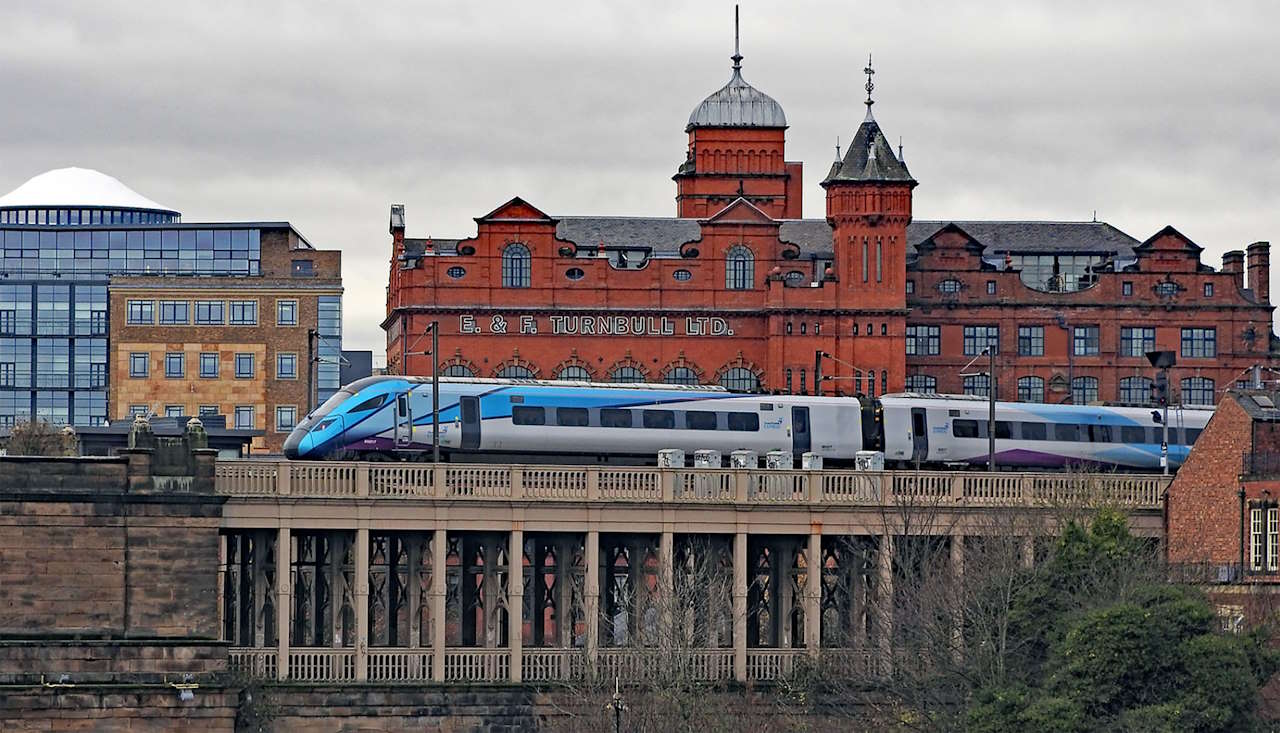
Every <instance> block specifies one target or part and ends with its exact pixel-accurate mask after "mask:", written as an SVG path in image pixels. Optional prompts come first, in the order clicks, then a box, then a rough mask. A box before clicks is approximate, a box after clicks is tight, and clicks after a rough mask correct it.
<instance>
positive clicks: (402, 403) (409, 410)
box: [395, 391, 413, 448]
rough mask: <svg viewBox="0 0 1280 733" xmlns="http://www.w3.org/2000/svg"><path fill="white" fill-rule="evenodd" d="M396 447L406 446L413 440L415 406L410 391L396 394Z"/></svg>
mask: <svg viewBox="0 0 1280 733" xmlns="http://www.w3.org/2000/svg"><path fill="white" fill-rule="evenodd" d="M395 432H396V447H397V448H405V447H407V446H408V445H409V444H410V443H412V442H413V407H412V406H411V404H410V401H409V392H408V391H405V392H401V393H400V394H398V395H396V431H395Z"/></svg>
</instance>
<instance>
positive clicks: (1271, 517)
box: [1267, 507, 1280, 573]
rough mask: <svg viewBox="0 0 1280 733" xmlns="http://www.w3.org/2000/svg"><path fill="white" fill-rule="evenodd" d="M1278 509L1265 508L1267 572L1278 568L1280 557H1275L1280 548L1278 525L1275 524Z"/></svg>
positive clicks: (1272, 571)
mask: <svg viewBox="0 0 1280 733" xmlns="http://www.w3.org/2000/svg"><path fill="white" fill-rule="evenodd" d="M1277 514H1280V511H1278V510H1277V509H1276V507H1268V508H1267V572H1271V573H1274V572H1276V570H1280V559H1278V558H1277V557H1276V551H1277V550H1278V549H1280V547H1277V545H1280V526H1277V519H1280V517H1277V516H1276V515H1277Z"/></svg>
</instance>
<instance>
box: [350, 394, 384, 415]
mask: <svg viewBox="0 0 1280 733" xmlns="http://www.w3.org/2000/svg"><path fill="white" fill-rule="evenodd" d="M386 401H387V396H386V395H385V394H380V395H374V396H373V397H370V398H369V399H367V400H365V401H364V402H361V403H360V404H358V405H356V406H355V407H353V408H351V409H350V410H349V412H364V411H365V410H372V409H374V408H375V407H382V406H383V405H384V404H385V403H386Z"/></svg>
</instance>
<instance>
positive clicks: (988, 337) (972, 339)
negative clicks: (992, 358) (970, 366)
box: [964, 326, 1000, 356]
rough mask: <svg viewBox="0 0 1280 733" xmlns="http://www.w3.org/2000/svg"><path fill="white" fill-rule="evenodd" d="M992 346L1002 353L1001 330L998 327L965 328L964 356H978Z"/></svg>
mask: <svg viewBox="0 0 1280 733" xmlns="http://www.w3.org/2000/svg"><path fill="white" fill-rule="evenodd" d="M988 346H990V347H991V348H993V349H995V351H996V353H997V354H999V353H1000V328H999V327H998V326H965V327H964V355H965V356H977V355H978V354H981V353H982V350H983V349H985V348H987V347H988Z"/></svg>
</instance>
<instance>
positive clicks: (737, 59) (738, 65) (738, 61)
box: [729, 5, 742, 71]
mask: <svg viewBox="0 0 1280 733" xmlns="http://www.w3.org/2000/svg"><path fill="white" fill-rule="evenodd" d="M729 58H731V59H733V70H734V71H740V70H741V69H742V54H740V53H738V6H737V5H734V6H733V55H732V56H730V57H729Z"/></svg>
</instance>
